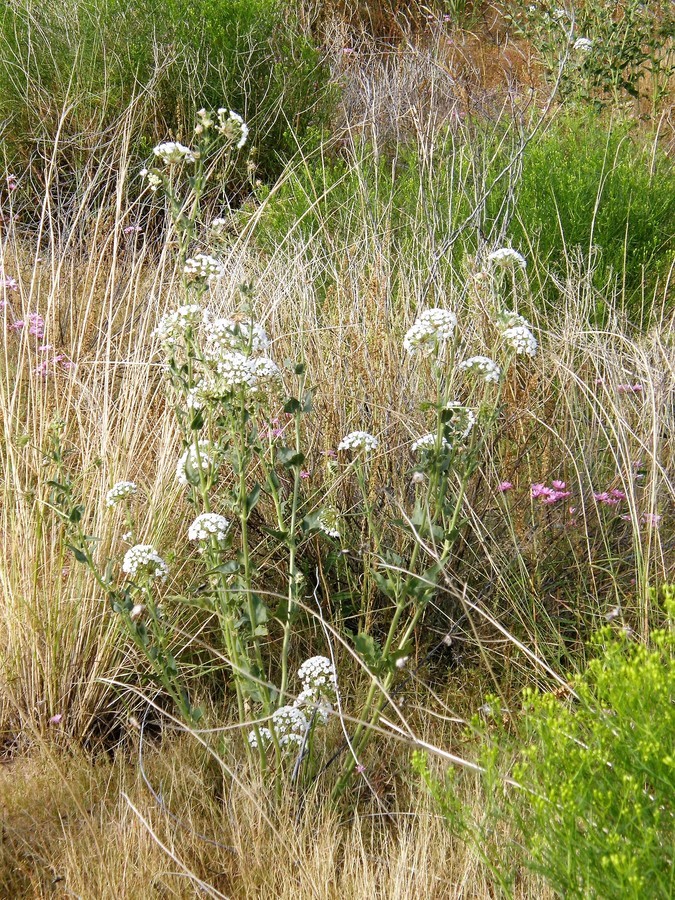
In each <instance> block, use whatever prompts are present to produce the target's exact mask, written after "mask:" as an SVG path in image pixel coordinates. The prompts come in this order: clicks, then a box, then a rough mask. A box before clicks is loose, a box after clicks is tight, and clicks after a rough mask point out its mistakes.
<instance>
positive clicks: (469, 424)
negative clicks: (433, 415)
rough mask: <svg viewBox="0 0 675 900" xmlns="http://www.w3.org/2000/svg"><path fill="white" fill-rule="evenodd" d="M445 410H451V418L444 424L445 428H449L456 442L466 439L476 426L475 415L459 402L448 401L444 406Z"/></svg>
mask: <svg viewBox="0 0 675 900" xmlns="http://www.w3.org/2000/svg"><path fill="white" fill-rule="evenodd" d="M445 409H446V410H452V417H451V419H450V421H449V422H447V423H446V428H450V430H451V432H452V434H453V435H454V436H455V437H457V439H458V440H464V439H465V438H467V437H468V436H469V435H470V434H471V429H472V428H473V426H474V425H475V424H476V413H475V412H474V411H473V410H472V409H469V407H468V406H464V405H463V404H461V403H460V402H459V400H449V401H448V402H447V403H446V404H445Z"/></svg>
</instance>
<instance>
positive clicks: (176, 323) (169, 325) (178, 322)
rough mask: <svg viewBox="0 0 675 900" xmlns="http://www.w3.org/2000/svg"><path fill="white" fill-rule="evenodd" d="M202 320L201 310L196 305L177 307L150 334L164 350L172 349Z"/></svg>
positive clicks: (163, 317)
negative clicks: (157, 339)
mask: <svg viewBox="0 0 675 900" xmlns="http://www.w3.org/2000/svg"><path fill="white" fill-rule="evenodd" d="M201 319H202V308H201V306H199V305H198V304H197V303H189V304H187V305H185V306H179V307H178V309H176V310H174V311H173V312H171V313H167V314H166V315H165V316H162V318H161V319H160V322H159V325H158V326H157V327H156V328H155V330H154V331H153V332H152V334H153V336H154V337H157V338H159V339H160V341H161V342H162V344H163V345H164V346H165V347H166V348H169V349H170V348H173V347H175V346H176V344H177V343H178V341H179V340H181V339H182V338H184V337H185V334H186V333H187V332H188V331H189V330H191V329H194V328H196V327H197V326H198V325H199V323H200V322H201Z"/></svg>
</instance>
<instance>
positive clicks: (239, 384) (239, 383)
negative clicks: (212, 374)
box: [216, 351, 257, 393]
mask: <svg viewBox="0 0 675 900" xmlns="http://www.w3.org/2000/svg"><path fill="white" fill-rule="evenodd" d="M216 371H217V372H218V376H219V378H218V382H217V383H218V386H219V387H220V388H222V390H223V392H224V393H225V392H227V391H237V390H241V389H245V390H254V389H255V388H256V386H257V378H256V374H255V366H254V362H253V360H252V359H250V358H249V357H248V356H245V355H244V354H243V353H238V352H237V351H232V352H230V353H224V354H223V355H222V356H221V357H220V359H219V360H218V363H217V364H216Z"/></svg>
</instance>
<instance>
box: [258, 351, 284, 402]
mask: <svg viewBox="0 0 675 900" xmlns="http://www.w3.org/2000/svg"><path fill="white" fill-rule="evenodd" d="M251 370H252V372H253V375H254V377H255V380H256V389H257V391H258V392H259V393H260V392H270V393H274V392H275V391H277V390H278V389H279V388H280V387H281V370H280V369H279V366H278V365H277V364H276V363H275V362H274V360H273V359H270V358H269V357H268V356H260V357H258V358H257V359H252V360H251Z"/></svg>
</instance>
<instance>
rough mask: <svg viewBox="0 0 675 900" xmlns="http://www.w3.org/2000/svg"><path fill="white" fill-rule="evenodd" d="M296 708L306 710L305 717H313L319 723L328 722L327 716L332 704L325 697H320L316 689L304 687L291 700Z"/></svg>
mask: <svg viewBox="0 0 675 900" xmlns="http://www.w3.org/2000/svg"><path fill="white" fill-rule="evenodd" d="M293 706H295V707H296V709H305V710H307V717H308V718H310V719H311V718H313V719H314V720H315V721H316V722H318V723H319V724H320V725H325V724H326V723H327V722H328V716H329V715H330V714H331V712H332V711H333V704H332V703H331V702H330V700H327V699H326V698H325V697H321V695H320V694H319V693H317V691H315V690H313V689H311V688H305V689H304V690H302V691H300V693H299V694H298V696H297V699H296V700H295V701H294V702H293Z"/></svg>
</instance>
